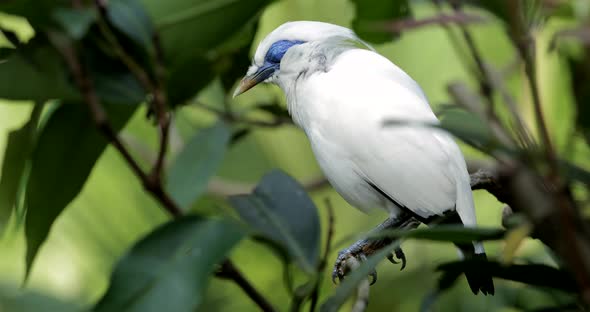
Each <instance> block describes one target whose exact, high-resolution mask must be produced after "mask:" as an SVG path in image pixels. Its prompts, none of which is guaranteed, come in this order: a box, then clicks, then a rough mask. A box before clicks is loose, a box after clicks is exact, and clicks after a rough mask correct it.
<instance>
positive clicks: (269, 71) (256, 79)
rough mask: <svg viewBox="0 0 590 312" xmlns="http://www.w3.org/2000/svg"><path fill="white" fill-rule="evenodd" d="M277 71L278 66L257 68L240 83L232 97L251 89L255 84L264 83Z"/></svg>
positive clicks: (267, 65) (271, 65) (268, 65)
mask: <svg viewBox="0 0 590 312" xmlns="http://www.w3.org/2000/svg"><path fill="white" fill-rule="evenodd" d="M278 69H279V65H278V64H265V65H263V66H261V67H260V68H258V70H257V71H256V72H254V73H253V74H251V75H247V76H246V77H244V79H242V81H240V84H239V85H238V87H237V88H236V90H235V91H234V95H233V97H236V96H238V95H240V94H242V93H244V92H246V91H248V90H250V89H252V88H254V87H255V86H256V85H257V84H259V83H261V82H264V81H265V80H266V79H268V78H269V77H271V76H272V75H273V74H274V73H275V72H276V71H277V70H278Z"/></svg>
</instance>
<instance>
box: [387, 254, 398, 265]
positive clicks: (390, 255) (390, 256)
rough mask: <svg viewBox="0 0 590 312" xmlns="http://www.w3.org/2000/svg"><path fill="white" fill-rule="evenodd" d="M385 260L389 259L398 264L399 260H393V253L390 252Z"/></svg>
mask: <svg viewBox="0 0 590 312" xmlns="http://www.w3.org/2000/svg"><path fill="white" fill-rule="evenodd" d="M387 260H389V262H391V263H393V264H398V263H399V262H397V261H395V258H394V257H393V254H392V253H390V254H389V255H387Z"/></svg>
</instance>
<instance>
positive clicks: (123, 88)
mask: <svg viewBox="0 0 590 312" xmlns="http://www.w3.org/2000/svg"><path fill="white" fill-rule="evenodd" d="M94 80H95V88H96V93H97V94H98V95H99V96H100V99H101V100H102V101H103V102H105V103H110V104H125V105H137V104H139V103H141V102H143V101H144V100H145V97H146V94H145V91H144V89H143V87H142V86H141V84H140V83H139V82H138V81H137V79H136V78H135V76H133V74H131V73H130V72H123V73H118V72H110V73H103V72H96V73H94Z"/></svg>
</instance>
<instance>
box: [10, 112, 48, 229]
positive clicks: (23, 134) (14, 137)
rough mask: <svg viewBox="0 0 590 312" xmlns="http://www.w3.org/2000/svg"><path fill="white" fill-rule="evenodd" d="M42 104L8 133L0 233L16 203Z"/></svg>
mask: <svg viewBox="0 0 590 312" xmlns="http://www.w3.org/2000/svg"><path fill="white" fill-rule="evenodd" d="M42 108H43V105H39V104H37V105H35V107H34V108H33V112H32V113H31V118H30V119H29V121H28V122H27V123H26V124H25V125H24V126H22V127H21V128H20V129H17V130H13V131H11V132H10V133H8V140H7V144H6V150H5V151H4V160H3V162H2V176H1V178H0V234H1V233H2V232H3V228H4V226H5V225H6V222H7V221H8V219H9V218H10V214H11V212H12V209H13V207H14V206H15V204H16V200H17V196H18V194H19V193H20V192H19V189H20V186H21V184H22V180H23V178H24V172H25V165H26V163H27V162H28V160H29V156H30V153H31V150H32V148H33V144H34V139H35V133H36V130H37V123H38V122H39V117H40V115H41V110H42Z"/></svg>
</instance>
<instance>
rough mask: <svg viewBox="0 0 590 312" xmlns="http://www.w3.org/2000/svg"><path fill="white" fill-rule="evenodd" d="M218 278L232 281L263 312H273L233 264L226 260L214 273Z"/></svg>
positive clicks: (270, 306)
mask: <svg viewBox="0 0 590 312" xmlns="http://www.w3.org/2000/svg"><path fill="white" fill-rule="evenodd" d="M215 275H216V276H217V277H219V278H223V279H231V280H233V281H234V282H235V283H236V284H237V285H238V286H239V287H240V288H241V289H242V290H243V291H244V292H245V293H246V294H247V295H248V297H250V298H251V299H252V300H253V301H254V302H255V303H256V304H257V305H258V307H259V308H260V309H261V310H262V311H265V312H274V311H275V308H274V307H273V306H272V305H271V304H270V302H268V301H267V300H266V298H264V297H263V296H262V295H261V294H260V293H259V292H258V291H257V290H256V289H255V288H254V287H253V286H252V284H250V282H248V280H247V279H246V278H245V277H244V275H242V273H241V272H240V271H239V270H238V269H237V268H236V267H235V266H234V264H233V263H232V262H231V261H229V260H226V261H224V262H223V263H222V264H221V269H220V270H219V271H218V272H217V273H215Z"/></svg>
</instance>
